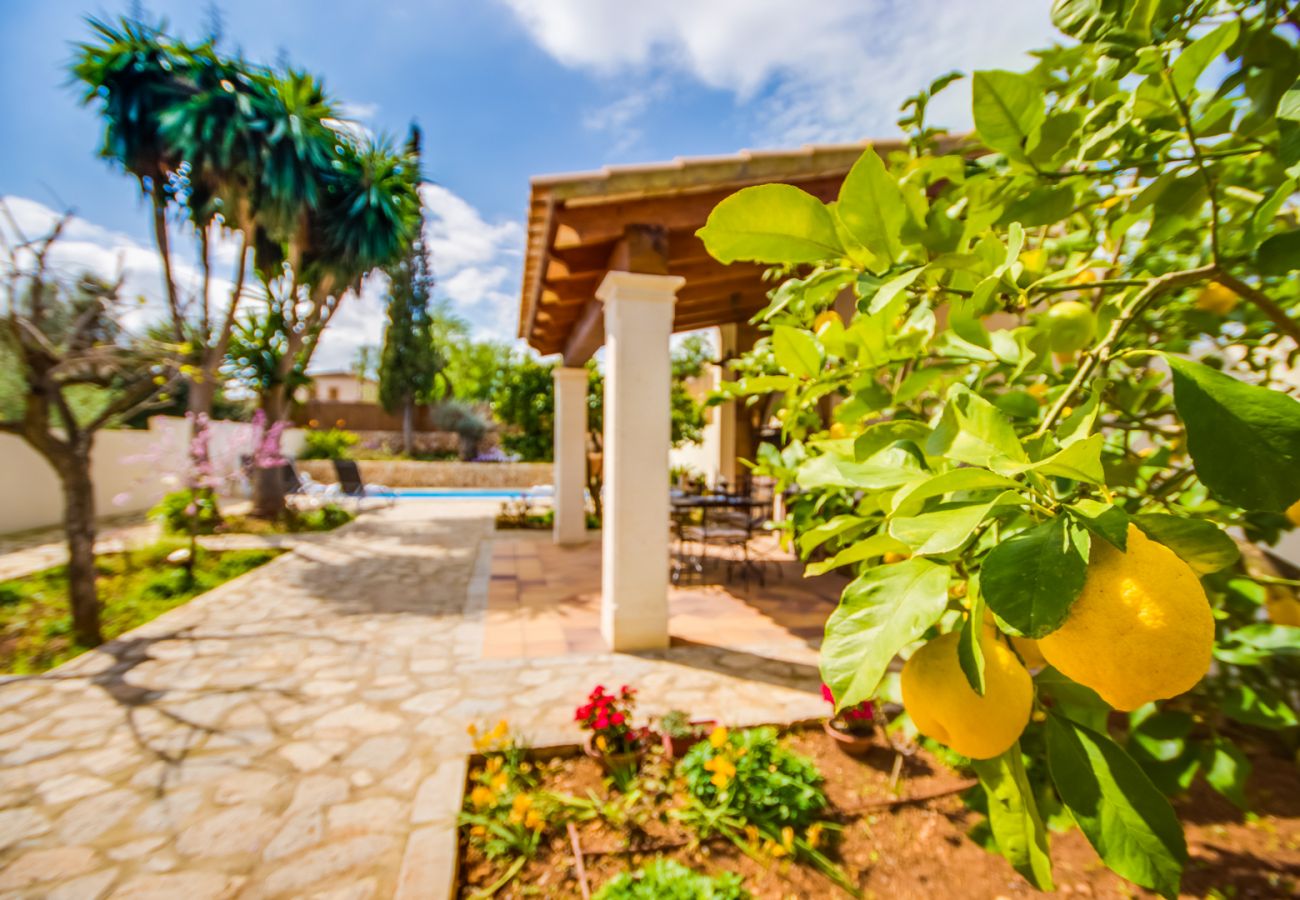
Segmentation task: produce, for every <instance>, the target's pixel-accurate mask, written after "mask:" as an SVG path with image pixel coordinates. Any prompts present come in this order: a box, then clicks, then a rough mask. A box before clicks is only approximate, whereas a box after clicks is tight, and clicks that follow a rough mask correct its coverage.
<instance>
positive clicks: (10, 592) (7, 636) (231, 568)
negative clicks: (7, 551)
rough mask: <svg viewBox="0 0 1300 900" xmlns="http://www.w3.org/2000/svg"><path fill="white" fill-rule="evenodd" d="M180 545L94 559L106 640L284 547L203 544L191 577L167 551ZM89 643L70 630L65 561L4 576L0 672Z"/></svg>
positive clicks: (38, 668)
mask: <svg viewBox="0 0 1300 900" xmlns="http://www.w3.org/2000/svg"><path fill="white" fill-rule="evenodd" d="M183 546H186V545H185V543H184V542H181V541H162V542H159V543H157V544H154V545H152V546H149V547H143V548H140V549H137V550H129V551H127V552H125V553H110V554H104V555H101V556H100V557H99V558H98V559H97V560H96V561H95V566H96V568H97V569H98V572H99V579H98V584H99V599H100V603H101V604H102V609H101V610H100V621H101V627H102V630H103V634H104V639H105V640H110V639H112V638H114V637H117V636H118V635H119V634H122V633H123V632H126V631H130V630H131V629H132V628H136V627H138V626H140V625H143V624H144V623H145V622H148V621H149V620H150V619H154V618H156V617H157V616H159V615H161V614H162V613H165V612H166V611H167V610H169V609H173V608H175V607H177V606H180V605H181V604H182V603H185V602H186V601H188V600H190V599H192V598H194V597H196V596H198V595H199V594H202V593H204V592H205V591H210V590H212V589H213V588H214V587H216V586H217V585H219V584H223V583H224V582H227V581H229V580H230V579H232V578H235V577H236V576H239V575H242V574H244V573H245V572H247V571H249V570H250V569H255V568H257V567H258V566H260V565H263V564H265V563H267V562H270V561H271V560H272V559H274V558H275V557H277V556H279V555H280V553H281V552H282V551H279V550H223V551H212V552H210V551H207V550H202V549H200V550H199V554H198V558H197V560H196V561H195V565H194V576H193V578H192V579H190V578H188V577H187V575H186V571H185V568H184V567H183V566H178V565H174V564H172V563H169V562H167V554H169V553H171V552H172V551H173V550H176V549H177V548H179V547H183ZM87 649H88V648H86V647H83V646H80V645H79V644H77V643H75V642H74V640H73V637H72V616H71V614H70V613H69V611H68V573H67V567H66V566H56V567H54V568H52V569H46V570H45V571H43V572H37V573H35V574H33V575H28V576H26V577H25V578H15V579H13V580H11V581H4V582H0V672H5V673H13V674H31V673H36V672H44V671H46V670H47V669H51V668H53V667H54V666H57V665H59V664H60V663H63V662H66V661H67V660H69V659H72V658H73V657H74V656H79V655H80V654H82V653H84V652H86V650H87Z"/></svg>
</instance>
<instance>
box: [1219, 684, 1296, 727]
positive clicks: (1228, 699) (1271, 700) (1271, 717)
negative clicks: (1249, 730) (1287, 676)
mask: <svg viewBox="0 0 1300 900" xmlns="http://www.w3.org/2000/svg"><path fill="white" fill-rule="evenodd" d="M1219 708H1220V709H1222V710H1223V714H1224V715H1226V716H1228V717H1229V718H1231V719H1235V720H1236V721H1238V722H1241V723H1243V724H1246V725H1255V726H1257V727H1259V728H1269V729H1273V730H1277V729H1281V728H1290V727H1292V726H1293V725H1295V724H1297V722H1296V714H1295V712H1294V711H1293V710H1292V709H1291V707H1290V706H1288V705H1287V703H1286V700H1285V699H1284V698H1282V697H1280V696H1278V695H1277V694H1276V693H1274V692H1273V691H1272V690H1271V689H1269V688H1265V687H1264V686H1263V685H1260V686H1259V687H1258V688H1252V687H1249V686H1247V685H1244V684H1239V685H1236V686H1235V687H1233V688H1231V689H1229V691H1228V693H1227V695H1226V696H1225V697H1224V698H1223V703H1222V704H1221V705H1220V707H1219Z"/></svg>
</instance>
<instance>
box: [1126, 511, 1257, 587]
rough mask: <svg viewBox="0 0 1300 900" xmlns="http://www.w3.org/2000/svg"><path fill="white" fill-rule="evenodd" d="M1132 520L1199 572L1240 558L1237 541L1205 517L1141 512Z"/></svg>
mask: <svg viewBox="0 0 1300 900" xmlns="http://www.w3.org/2000/svg"><path fill="white" fill-rule="evenodd" d="M1133 524H1134V525H1136V526H1137V527H1138V528H1141V529H1142V530H1143V531H1145V532H1146V534H1147V537H1149V538H1151V539H1152V540H1153V541H1156V542H1158V543H1161V544H1164V545H1165V546H1166V547H1168V548H1169V549H1170V550H1172V551H1174V553H1176V554H1177V555H1178V557H1179V558H1180V559H1182V560H1183V562H1185V563H1187V564H1188V565H1189V566H1191V567H1192V570H1193V571H1194V572H1196V574H1197V575H1209V574H1210V573H1211V572H1218V571H1219V570H1221V569H1226V568H1227V567H1228V566H1230V565H1232V564H1233V563H1235V562H1236V561H1237V560H1238V559H1240V558H1241V551H1240V550H1238V549H1237V542H1236V541H1234V540H1233V539H1232V538H1230V537H1228V535H1227V534H1225V533H1224V531H1223V529H1221V528H1220V527H1219V526H1218V525H1215V524H1214V523H1213V522H1208V521H1206V520H1205V519H1188V518H1186V517H1184V516H1173V515H1169V514H1168V513H1142V514H1140V515H1136V516H1134V517H1133Z"/></svg>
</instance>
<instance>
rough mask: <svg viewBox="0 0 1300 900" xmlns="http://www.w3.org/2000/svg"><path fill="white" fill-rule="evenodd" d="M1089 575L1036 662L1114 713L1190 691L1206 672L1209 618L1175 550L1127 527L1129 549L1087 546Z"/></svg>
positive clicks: (1210, 637)
mask: <svg viewBox="0 0 1300 900" xmlns="http://www.w3.org/2000/svg"><path fill="white" fill-rule="evenodd" d="M1091 557H1092V558H1091V560H1090V561H1089V563H1088V576H1087V578H1086V579H1085V581H1084V584H1083V590H1082V591H1081V592H1080V593H1079V596H1078V598H1076V599H1075V601H1074V605H1073V606H1072V607H1070V615H1069V617H1068V618H1066V620H1065V624H1063V625H1062V626H1061V627H1060V628H1058V629H1056V631H1053V632H1052V633H1051V634H1049V635H1047V636H1046V637H1042V638H1039V639H1038V649H1039V650H1040V651H1042V654H1043V658H1044V659H1046V660H1047V662H1049V663H1051V665H1053V666H1055V667H1056V669H1057V670H1058V671H1060V672H1062V673H1063V674H1065V675H1066V676H1067V677H1069V678H1072V679H1074V680H1075V681H1077V682H1079V684H1083V685H1087V686H1088V687H1090V688H1092V689H1093V690H1094V691H1096V692H1097V693H1098V694H1100V695H1101V697H1102V699H1103V700H1105V701H1106V702H1107V703H1109V704H1110V705H1111V706H1113V707H1115V708H1116V709H1120V710H1133V709H1137V708H1138V707H1139V706H1141V705H1142V704H1144V703H1148V702H1150V701H1152V700H1163V699H1165V698H1167V697H1175V696H1177V695H1179V694H1181V693H1183V692H1184V691H1186V690H1189V689H1191V687H1192V686H1193V685H1195V684H1196V682H1198V681H1200V680H1201V676H1203V675H1204V674H1205V672H1206V670H1207V669H1209V667H1210V652H1211V650H1212V649H1213V647H1214V616H1213V615H1212V614H1211V612H1210V603H1209V601H1208V600H1207V599H1206V597H1205V591H1204V590H1203V589H1202V588H1201V582H1200V580H1199V579H1198V578H1197V577H1196V573H1195V572H1193V571H1192V568H1191V566H1189V565H1187V563H1185V562H1183V561H1182V560H1181V559H1179V558H1178V557H1177V556H1176V555H1175V554H1174V551H1172V550H1170V549H1169V548H1168V547H1166V546H1164V545H1163V544H1158V543H1156V542H1155V541H1153V540H1151V539H1150V538H1148V537H1147V536H1146V535H1145V534H1144V533H1143V532H1142V531H1141V530H1139V529H1138V528H1137V527H1136V526H1133V525H1130V526H1129V528H1128V549H1127V550H1126V551H1124V552H1120V551H1119V550H1117V549H1116V548H1115V547H1112V546H1111V545H1110V544H1108V543H1106V542H1105V541H1100V540H1095V541H1093V542H1092V554H1091Z"/></svg>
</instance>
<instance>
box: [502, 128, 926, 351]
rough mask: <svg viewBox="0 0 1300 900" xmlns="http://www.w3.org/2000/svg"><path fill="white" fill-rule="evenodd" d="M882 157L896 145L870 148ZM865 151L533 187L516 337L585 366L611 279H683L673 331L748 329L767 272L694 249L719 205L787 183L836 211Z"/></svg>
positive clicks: (843, 149) (780, 155) (711, 162)
mask: <svg viewBox="0 0 1300 900" xmlns="http://www.w3.org/2000/svg"><path fill="white" fill-rule="evenodd" d="M873 143H874V144H875V147H876V149H877V151H878V152H880V153H882V154H883V153H887V152H889V151H891V150H894V149H897V148H898V147H899V146H900V144H899V143H898V142H890V141H875V142H873ZM866 146H867V145H866V143H865V142H864V143H858V144H840V145H835V146H809V147H804V148H802V149H800V150H782V151H766V150H764V151H758V150H745V151H742V152H740V153H738V154H736V155H734V156H721V157H697V158H688V159H675V160H673V161H672V162H667V163H653V164H649V165H636V166H611V167H607V168H605V169H602V170H600V171H599V172H585V173H577V174H569V175H543V176H539V177H536V178H534V179H532V190H531V196H530V200H529V208H528V246H527V251H526V255H525V258H524V279H523V292H522V295H521V297H520V304H519V336H520V337H522V338H525V339H526V340H527V341H528V343H529V344H530V345H531V346H532V347H533V348H534V349H536V350H537V351H538V352H539V353H543V354H549V353H563V354H564V357H565V361H566V363H568V364H569V365H579V364H581V363H582V362H584V361H585V360H586V359H587V358H589V357H590V355H591V354H592V353H593V352H595V350H596V348H597V347H599V346H600V344H601V342H602V340H603V320H602V315H601V304H600V302H599V301H597V300H596V299H595V294H596V288H597V287H598V286H599V285H600V282H601V280H602V279H603V278H604V277H605V274H606V272H608V271H609V270H610V269H630V270H633V271H650V272H654V273H656V274H666V275H680V276H682V277H683V278H685V279H686V283H685V284H684V285H683V286H682V288H681V289H680V290H679V291H678V293H677V305H676V308H675V312H674V319H673V330H674V331H690V330H692V329H696V328H705V327H708V326H711V325H723V324H727V323H731V322H742V321H745V320H746V319H748V318H750V317H751V316H752V315H753V314H754V313H755V312H757V311H758V310H759V309H761V308H762V307H763V306H764V305H766V302H767V297H766V293H767V290H768V287H769V286H768V285H766V284H764V283H763V281H762V280H761V275H762V272H763V269H762V267H761V266H757V265H752V264H747V263H737V264H733V265H730V266H724V265H722V264H720V263H718V262H716V261H715V260H714V259H713V258H712V257H710V256H709V255H708V253H706V252H705V250H704V245H703V244H702V243H701V242H700V240H699V239H698V238H697V237H695V231H696V229H698V228H700V227H701V226H702V225H704V222H705V220H706V219H707V218H708V215H709V212H710V211H712V209H713V207H714V206H716V205H717V204H718V202H719V201H720V200H722V199H723V198H724V197H727V196H728V195H730V194H732V193H734V192H736V191H737V190H739V189H741V188H743V187H747V186H749V185H754V184H765V183H768V182H785V183H787V184H793V185H797V186H799V187H801V188H803V189H804V190H805V191H807V192H808V193H810V194H812V195H813V196H815V197H818V198H820V199H822V200H833V199H834V198H835V197H836V196H837V195H838V193H839V189H840V183H841V182H842V181H843V180H844V176H845V175H846V174H848V171H849V169H850V168H851V167H852V165H853V163H854V162H855V161H856V160H857V158H858V157H859V156H860V155H861V154H862V151H863V149H864V148H865V147H866Z"/></svg>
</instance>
